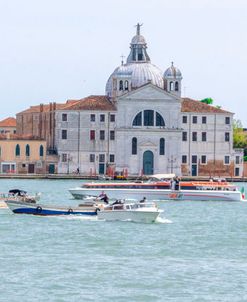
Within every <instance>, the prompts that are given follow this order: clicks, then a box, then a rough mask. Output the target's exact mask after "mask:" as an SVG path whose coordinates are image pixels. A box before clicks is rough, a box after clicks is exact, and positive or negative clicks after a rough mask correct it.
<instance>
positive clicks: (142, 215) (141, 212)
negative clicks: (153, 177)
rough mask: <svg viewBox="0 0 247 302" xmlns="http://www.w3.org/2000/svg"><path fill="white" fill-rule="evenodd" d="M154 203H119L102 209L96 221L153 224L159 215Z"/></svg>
mask: <svg viewBox="0 0 247 302" xmlns="http://www.w3.org/2000/svg"><path fill="white" fill-rule="evenodd" d="M162 212H163V210H159V209H158V208H157V206H156V204H155V203H153V202H152V203H149V202H145V203H126V202H119V203H115V204H111V205H108V206H106V207H104V209H103V210H101V211H99V212H98V219H100V220H106V221H116V220H119V221H133V222H144V223H151V222H155V221H156V219H157V218H158V216H159V215H160V213H162Z"/></svg>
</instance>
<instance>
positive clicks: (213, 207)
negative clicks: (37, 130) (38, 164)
mask: <svg viewBox="0 0 247 302" xmlns="http://www.w3.org/2000/svg"><path fill="white" fill-rule="evenodd" d="M80 183H81V181H78V180H75V181H71V180H68V181H64V180H63V181H62V180H0V186H1V192H6V191H8V190H9V189H13V188H21V189H24V190H27V191H28V192H41V193H42V197H41V203H47V204H70V205H76V204H77V203H78V201H76V200H73V199H72V198H71V197H70V194H69V192H68V188H70V187H74V186H77V185H79V184H80ZM240 185H241V184H240ZM241 186H242V185H241ZM160 207H161V208H162V209H164V214H163V218H166V219H168V220H169V221H170V223H168V222H169V221H166V220H162V222H163V223H155V224H139V223H133V222H104V221H97V220H96V219H84V218H82V217H71V216H70V217H37V216H31V215H30V216H29V215H15V214H12V213H11V212H10V211H9V210H8V209H0V258H1V259H0V260H1V262H0V277H1V280H0V301H10V302H15V301H23V302H26V301H27V302H29V301H46V302H47V301H183V302H184V301H198V302H199V301H200V302H201V301H214V302H215V301H247V281H246V280H247V277H246V276H247V239H246V233H247V219H246V217H247V203H246V202H185V201H184V202H183V201H175V202H171V201H170V202H163V203H161V204H160ZM165 222H167V223H165Z"/></svg>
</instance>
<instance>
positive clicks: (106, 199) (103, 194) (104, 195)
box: [99, 192, 109, 204]
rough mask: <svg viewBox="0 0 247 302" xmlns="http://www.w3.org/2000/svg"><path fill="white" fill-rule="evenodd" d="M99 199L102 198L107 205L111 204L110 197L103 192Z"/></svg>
mask: <svg viewBox="0 0 247 302" xmlns="http://www.w3.org/2000/svg"><path fill="white" fill-rule="evenodd" d="M99 198H100V200H103V201H104V203H106V204H108V203H109V198H108V196H107V195H106V193H105V192H102V193H101V194H100V195H99Z"/></svg>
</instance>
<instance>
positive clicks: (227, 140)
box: [225, 132, 230, 142]
mask: <svg viewBox="0 0 247 302" xmlns="http://www.w3.org/2000/svg"><path fill="white" fill-rule="evenodd" d="M225 142H230V133H229V132H225Z"/></svg>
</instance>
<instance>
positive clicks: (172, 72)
mask: <svg viewBox="0 0 247 302" xmlns="http://www.w3.org/2000/svg"><path fill="white" fill-rule="evenodd" d="M164 78H165V79H167V78H180V79H181V78H182V73H181V71H180V70H179V69H178V68H177V67H175V66H174V65H173V62H172V65H171V66H170V67H169V68H167V70H166V71H165V72H164Z"/></svg>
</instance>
